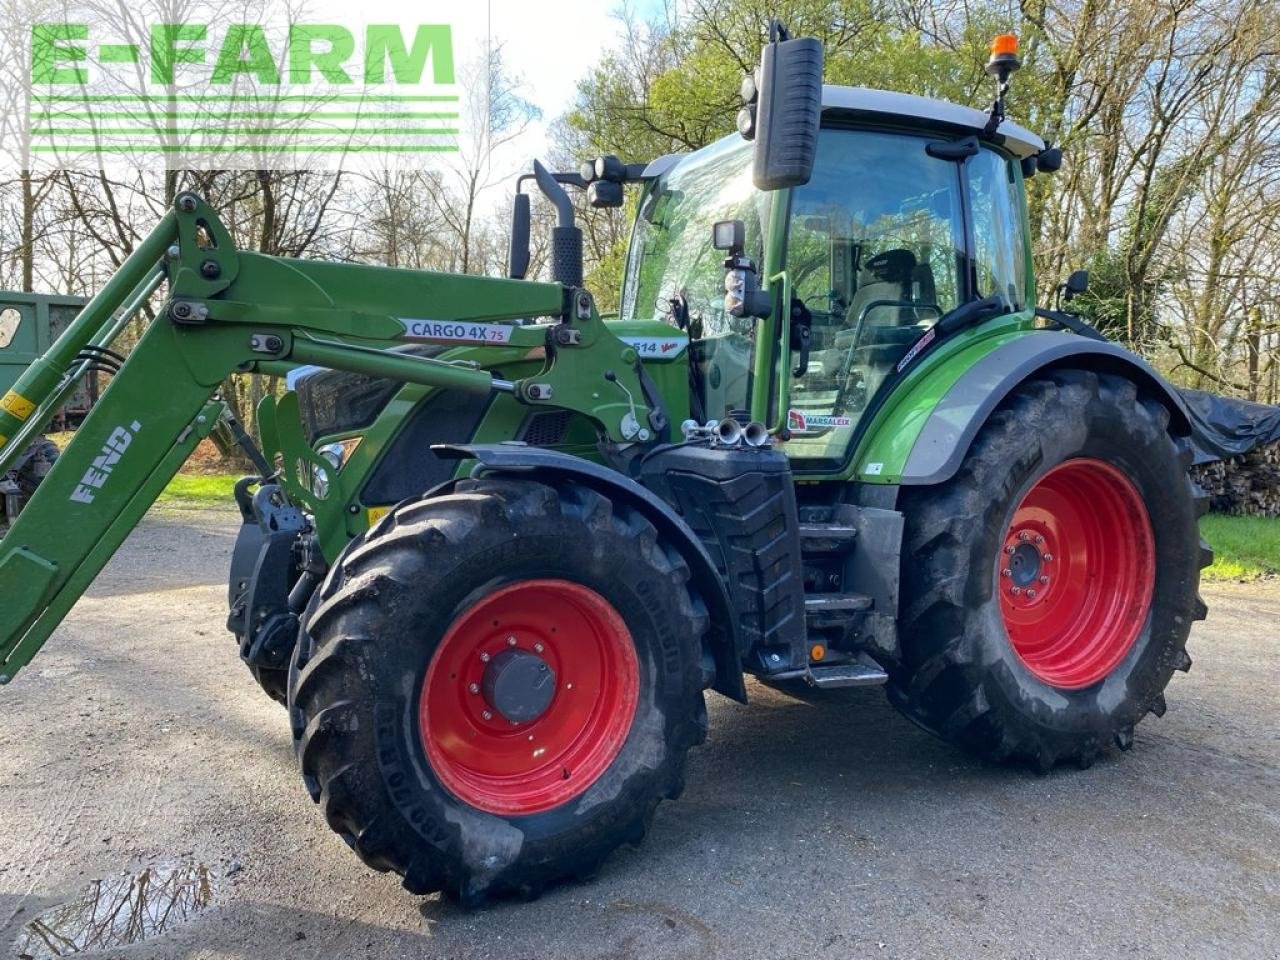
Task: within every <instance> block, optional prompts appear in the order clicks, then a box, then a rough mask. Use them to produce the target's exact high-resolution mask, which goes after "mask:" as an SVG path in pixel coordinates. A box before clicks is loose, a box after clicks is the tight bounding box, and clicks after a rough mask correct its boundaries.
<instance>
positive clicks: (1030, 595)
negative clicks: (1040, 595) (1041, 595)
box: [1027, 590, 1036, 600]
mask: <svg viewBox="0 0 1280 960" xmlns="http://www.w3.org/2000/svg"><path fill="white" fill-rule="evenodd" d="M1027 598H1028V599H1030V600H1034V599H1035V598H1036V592H1035V591H1034V590H1028V591H1027Z"/></svg>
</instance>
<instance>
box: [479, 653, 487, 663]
mask: <svg viewBox="0 0 1280 960" xmlns="http://www.w3.org/2000/svg"><path fill="white" fill-rule="evenodd" d="M480 662H481V663H488V662H489V655H488V654H487V653H482V654H480Z"/></svg>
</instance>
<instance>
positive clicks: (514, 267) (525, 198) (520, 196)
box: [507, 193, 530, 280]
mask: <svg viewBox="0 0 1280 960" xmlns="http://www.w3.org/2000/svg"><path fill="white" fill-rule="evenodd" d="M529 225H530V214H529V195H528V194H527V193H517V194H516V199H515V202H514V203H513V204H512V206H511V246H510V248H509V250H508V253H507V276H509V277H510V278H511V279H512V280H523V279H524V278H525V274H527V273H528V272H529V229H530V226H529Z"/></svg>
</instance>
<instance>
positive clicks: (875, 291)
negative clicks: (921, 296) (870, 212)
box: [845, 248, 916, 326]
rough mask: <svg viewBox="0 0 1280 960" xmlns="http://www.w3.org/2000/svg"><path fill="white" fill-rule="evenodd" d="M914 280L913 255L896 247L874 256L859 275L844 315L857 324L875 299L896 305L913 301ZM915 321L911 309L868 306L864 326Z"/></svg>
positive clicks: (914, 257)
mask: <svg viewBox="0 0 1280 960" xmlns="http://www.w3.org/2000/svg"><path fill="white" fill-rule="evenodd" d="M915 279H916V255H915V254H914V253H912V252H911V251H910V250H906V249H902V248H898V249H895V250H885V251H884V252H883V253H877V254H876V255H875V256H874V257H872V258H871V259H870V260H868V261H867V263H866V266H864V267H863V268H862V272H861V273H860V274H859V275H858V289H857V290H855V291H854V294H853V302H852V303H850V304H849V310H848V313H846V314H845V316H847V317H848V318H849V322H851V323H855V324H856V323H857V322H858V318H859V317H861V316H862V311H863V310H864V309H866V308H867V307H868V306H869V305H870V304H873V303H875V302H876V301H877V300H890V301H893V302H894V303H895V304H896V303H897V302H898V301H910V300H912V299H913V297H912V294H913V292H914V291H913V287H914V281H915ZM914 321H915V312H914V311H913V310H911V309H909V308H906V307H901V306H896V305H895V306H890V305H888V304H880V305H878V306H874V307H871V308H870V310H869V311H868V313H867V318H866V323H867V324H869V325H875V326H897V325H899V324H902V323H913V322H914Z"/></svg>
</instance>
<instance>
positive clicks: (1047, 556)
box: [1040, 553, 1053, 563]
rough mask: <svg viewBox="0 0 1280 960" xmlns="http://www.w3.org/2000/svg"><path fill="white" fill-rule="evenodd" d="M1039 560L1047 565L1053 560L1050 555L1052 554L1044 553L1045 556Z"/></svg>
mask: <svg viewBox="0 0 1280 960" xmlns="http://www.w3.org/2000/svg"><path fill="white" fill-rule="evenodd" d="M1040 559H1041V560H1043V561H1044V562H1045V563H1049V562H1050V561H1051V560H1053V554H1052V553H1046V554H1045V555H1044V556H1043V557H1041V558H1040Z"/></svg>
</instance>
